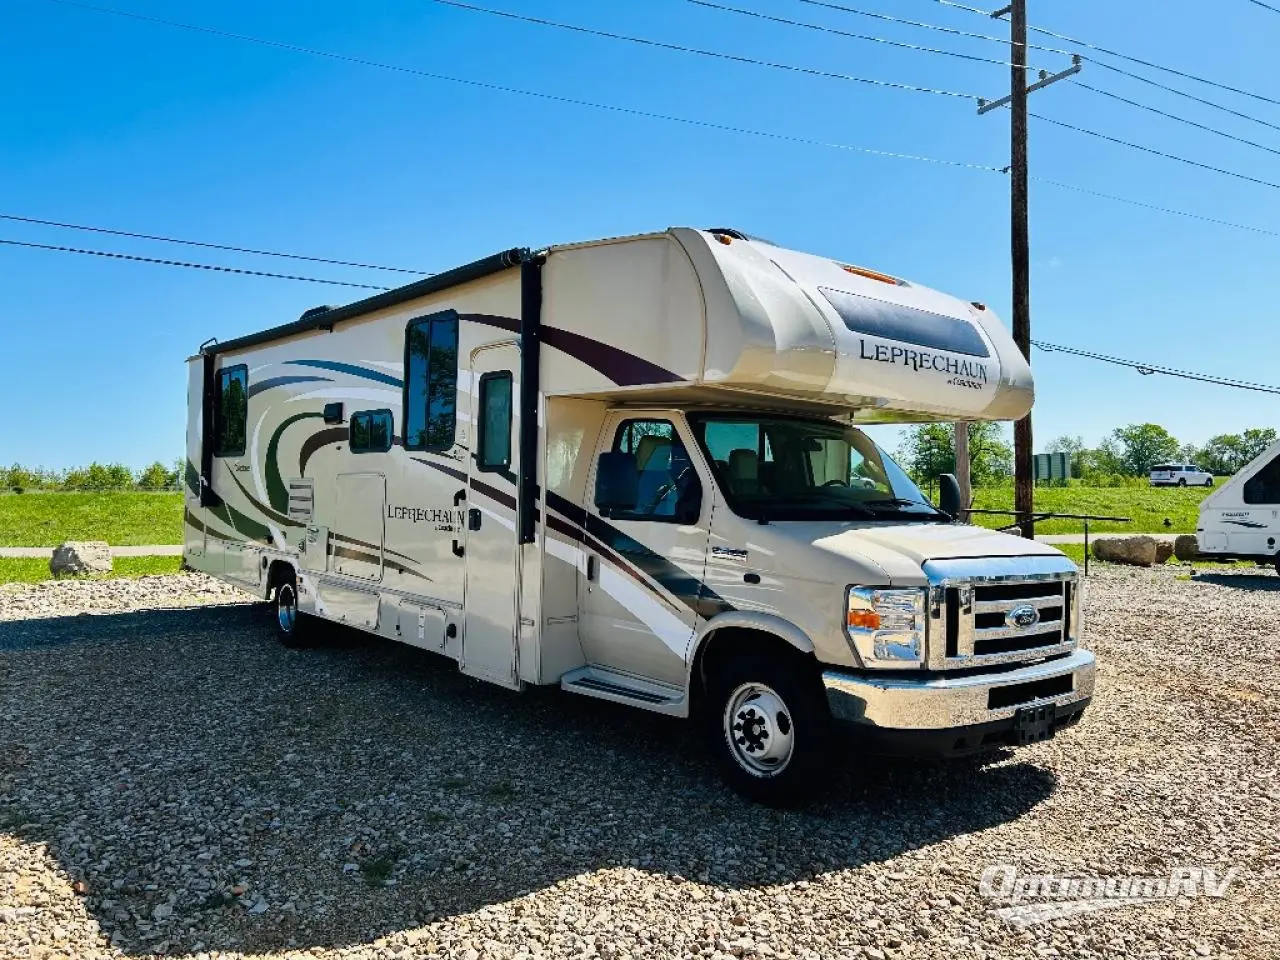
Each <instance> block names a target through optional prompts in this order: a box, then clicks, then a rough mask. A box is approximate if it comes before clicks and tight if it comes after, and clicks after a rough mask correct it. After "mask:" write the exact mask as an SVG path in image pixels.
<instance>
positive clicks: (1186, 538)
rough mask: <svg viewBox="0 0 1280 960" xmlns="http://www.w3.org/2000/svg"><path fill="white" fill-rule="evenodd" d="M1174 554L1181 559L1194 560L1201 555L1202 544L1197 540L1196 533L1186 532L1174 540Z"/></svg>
mask: <svg viewBox="0 0 1280 960" xmlns="http://www.w3.org/2000/svg"><path fill="white" fill-rule="evenodd" d="M1173 555H1174V556H1175V557H1177V558H1178V559H1179V560H1194V559H1195V558H1196V557H1198V556H1199V555H1200V544H1199V543H1197V542H1196V538H1195V534H1191V533H1184V534H1183V535H1182V536H1180V537H1178V539H1177V540H1175V541H1173Z"/></svg>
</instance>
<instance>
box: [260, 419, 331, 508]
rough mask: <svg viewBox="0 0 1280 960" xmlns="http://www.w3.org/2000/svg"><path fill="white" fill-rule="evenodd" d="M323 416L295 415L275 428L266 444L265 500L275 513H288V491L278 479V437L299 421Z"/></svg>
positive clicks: (282, 481) (281, 480) (279, 478)
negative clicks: (269, 502)
mask: <svg viewBox="0 0 1280 960" xmlns="http://www.w3.org/2000/svg"><path fill="white" fill-rule="evenodd" d="M323 416H324V414H323V413H295V414H294V415H293V416H292V417H289V418H288V419H287V420H285V422H284V423H282V424H280V426H278V427H276V432H275V433H273V434H272V435H271V442H270V443H269V444H267V467H266V473H267V499H268V500H269V501H271V506H272V508H273V509H274V510H275V511H276V512H277V513H288V512H289V491H288V490H286V489H285V486H284V480H283V479H281V477H280V458H279V454H280V437H281V436H283V435H284V432H285V430H287V429H288V428H289V427H290V426H291V425H293V424H295V423H297V422H298V421H299V420H310V419H317V418H320V417H323Z"/></svg>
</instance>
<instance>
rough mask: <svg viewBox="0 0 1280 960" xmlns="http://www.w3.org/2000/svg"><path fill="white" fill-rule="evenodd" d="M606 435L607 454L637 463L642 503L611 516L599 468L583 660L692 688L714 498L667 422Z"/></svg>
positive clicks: (661, 418)
mask: <svg viewBox="0 0 1280 960" xmlns="http://www.w3.org/2000/svg"><path fill="white" fill-rule="evenodd" d="M605 430H606V437H607V440H606V443H605V444H604V449H606V450H608V449H612V450H613V451H615V452H618V453H624V454H630V455H632V456H633V457H635V467H636V470H637V473H638V481H637V484H636V502H635V503H634V504H633V505H632V506H631V508H630V509H615V510H611V511H610V512H609V515H608V516H602V515H601V512H600V509H599V508H598V507H597V506H596V504H595V502H594V501H595V497H594V484H595V467H594V466H593V468H592V470H591V482H590V483H589V484H588V488H587V494H586V502H585V503H584V504H583V507H584V508H585V515H586V518H587V520H586V529H585V533H586V549H587V561H586V564H585V568H584V569H582V570H581V571H580V573H579V578H580V582H579V587H578V596H579V598H580V601H579V602H580V606H581V622H580V626H579V637H580V639H581V641H582V648H583V652H584V653H585V654H586V658H587V662H588V663H590V664H592V665H593V666H598V667H603V668H606V669H609V670H616V671H619V672H621V673H627V674H631V675H633V676H639V677H644V678H646V679H649V680H657V681H659V682H662V683H672V684H683V683H684V681H685V675H686V671H685V656H686V654H687V652H688V648H689V643H690V641H691V640H692V639H693V632H694V627H695V624H696V623H697V613H696V611H697V610H698V609H699V608H700V601H701V599H702V597H701V594H702V581H703V573H704V567H705V565H706V554H707V537H708V528H709V526H710V522H709V521H710V516H711V504H710V500H711V497H710V493H709V491H706V490H704V488H703V486H702V483H701V480H700V479H699V475H698V471H697V469H696V468H695V466H694V461H693V457H692V455H691V451H692V450H693V449H694V447H693V444H692V442H691V438H689V437H686V436H684V435H683V434H682V433H681V431H680V428H679V427H677V426H676V424H675V423H673V422H672V420H671V419H669V418H668V417H667V416H666V415H662V414H656V415H652V416H647V415H644V414H640V413H636V414H628V415H623V414H614V415H613V417H612V418H611V420H610V421H609V422H608V423H607V424H606V427H605ZM704 494H705V495H704ZM704 501H705V502H704Z"/></svg>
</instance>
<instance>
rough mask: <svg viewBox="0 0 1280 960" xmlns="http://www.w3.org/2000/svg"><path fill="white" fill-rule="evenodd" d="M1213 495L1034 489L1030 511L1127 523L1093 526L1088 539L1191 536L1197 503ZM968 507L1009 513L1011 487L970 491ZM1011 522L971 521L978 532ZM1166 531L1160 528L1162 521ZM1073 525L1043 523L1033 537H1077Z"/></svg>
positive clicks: (1201, 491) (1192, 490) (1202, 491)
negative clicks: (1136, 535)
mask: <svg viewBox="0 0 1280 960" xmlns="http://www.w3.org/2000/svg"><path fill="white" fill-rule="evenodd" d="M1212 492H1213V489H1212V488H1211V489H1206V488H1204V487H1037V488H1036V500H1035V503H1036V509H1037V510H1043V511H1045V512H1046V513H1048V512H1052V513H1088V514H1093V515H1094V516H1106V517H1132V518H1133V522H1132V523H1107V522H1096V523H1090V524H1089V533H1090V534H1094V533H1195V532H1196V517H1197V516H1198V514H1199V510H1200V501H1201V500H1203V499H1204V498H1205V497H1206V496H1208V495H1209V494H1210V493H1212ZM973 505H974V507H976V508H978V509H983V510H1011V509H1013V487H1011V486H1010V487H985V488H979V489H978V490H976V491H974V504H973ZM1013 519H1014V518H1013V517H998V516H983V515H981V514H979V515H977V516H975V517H974V522H976V523H979V524H981V525H982V526H984V527H1002V526H1005V525H1006V524H1010V523H1012V522H1013ZM1166 519H1168V520H1169V521H1170V526H1165V520H1166ZM1083 532H1084V526H1083V525H1082V524H1081V523H1080V521H1079V520H1044V521H1041V522H1040V523H1037V524H1036V533H1083Z"/></svg>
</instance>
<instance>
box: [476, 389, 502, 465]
mask: <svg viewBox="0 0 1280 960" xmlns="http://www.w3.org/2000/svg"><path fill="white" fill-rule="evenodd" d="M477 432H478V436H477V437H476V448H477V451H478V452H477V454H476V466H477V467H478V468H479V469H481V470H505V469H506V468H507V467H509V466H511V373H510V371H507V370H504V371H502V372H501V373H486V374H485V375H484V376H482V377H481V378H480V423H479V425H478V427H477Z"/></svg>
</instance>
